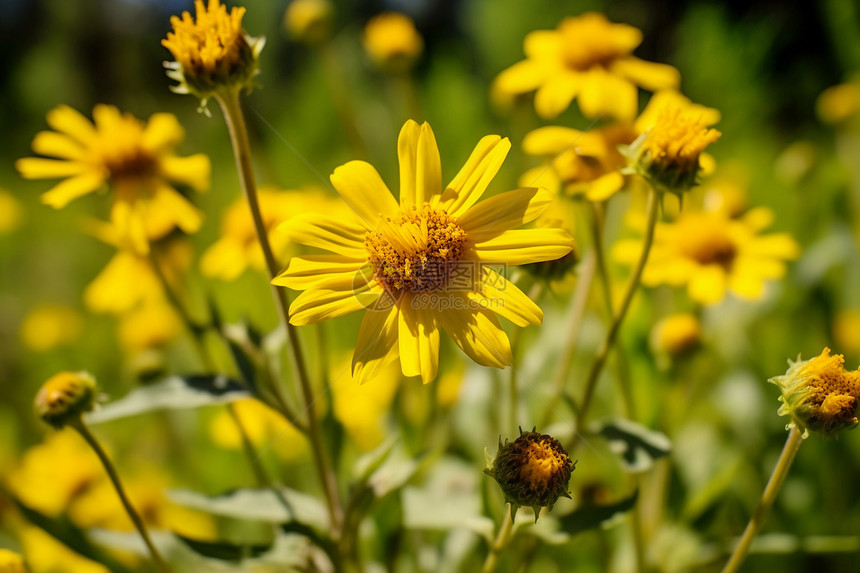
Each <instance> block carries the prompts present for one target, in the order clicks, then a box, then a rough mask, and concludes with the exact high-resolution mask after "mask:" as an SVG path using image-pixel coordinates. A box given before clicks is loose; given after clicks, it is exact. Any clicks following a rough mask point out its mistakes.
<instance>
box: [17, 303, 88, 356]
mask: <svg viewBox="0 0 860 573" xmlns="http://www.w3.org/2000/svg"><path fill="white" fill-rule="evenodd" d="M82 328H83V318H82V317H81V314H80V313H79V312H78V311H76V310H75V309H73V308H72V307H70V306H63V305H59V304H47V305H44V306H39V307H37V308H34V309H33V310H32V311H30V312H29V313H28V314H27V316H25V317H24V320H23V321H22V322H21V328H20V330H19V336H20V337H21V341H22V342H23V343H24V345H25V346H27V348H29V349H31V350H35V351H37V352H42V351H45V350H51V349H52V348H56V347H58V346H63V345H66V344H70V343H72V342H74V341H76V340H77V339H78V337H79V336H80V334H81V329H82Z"/></svg>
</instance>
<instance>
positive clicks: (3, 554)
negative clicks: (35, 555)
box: [0, 549, 27, 573]
mask: <svg viewBox="0 0 860 573" xmlns="http://www.w3.org/2000/svg"><path fill="white" fill-rule="evenodd" d="M0 573H27V568H26V567H25V566H24V560H23V559H22V558H21V556H20V555H18V554H17V553H15V552H14V551H10V550H8V549H0Z"/></svg>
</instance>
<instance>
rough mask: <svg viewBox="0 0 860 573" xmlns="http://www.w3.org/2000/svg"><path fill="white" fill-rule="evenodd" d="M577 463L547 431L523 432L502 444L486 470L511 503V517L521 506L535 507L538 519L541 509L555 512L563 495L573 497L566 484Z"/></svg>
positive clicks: (500, 442)
mask: <svg viewBox="0 0 860 573" xmlns="http://www.w3.org/2000/svg"><path fill="white" fill-rule="evenodd" d="M575 468H576V462H571V461H570V456H568V455H567V452H566V451H564V448H563V447H562V445H561V443H559V441H558V440H556V439H555V438H553V437H552V436H550V435H548V434H541V433H539V432H536V431H534V429H533V430H532V431H531V432H523V430H522V428H520V437H518V438H517V439H516V440H514V441H513V442H508V440H507V439H506V440H505V443H504V444H502V439H501V437H500V438H499V451H498V453H497V454H496V457H495V459H493V460H492V461H490V463H489V464H488V467H487V468H486V469H484V473H485V474H487V475H488V476H490V477H491V478H493V479H494V480H496V481H497V482H498V483H499V486H501V488H502V492H503V493H504V494H505V501H506V502H508V503H510V504H511V517H512V518H513V517H515V516H516V513H517V510H518V509H519V508H520V507H521V506H528V507H531V508H532V509H534V512H535V522H537V519H538V515H539V514H540V508H542V507H546V508H548V510H549V511H552V507H553V505H555V502H556V501H558V498H560V497H566V498H570V492H569V491H567V484H568V482H569V481H570V476H571V474H572V473H573V470H574V469H575Z"/></svg>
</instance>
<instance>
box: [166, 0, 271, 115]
mask: <svg viewBox="0 0 860 573" xmlns="http://www.w3.org/2000/svg"><path fill="white" fill-rule="evenodd" d="M194 7H195V9H196V11H197V21H196V22H195V20H194V18H192V17H191V14H190V13H188V12H183V13H182V18H179V17H178V16H171V17H170V24H171V26H173V32H168V33H167V38H166V39H164V40H162V41H161V45H162V46H164V47H165V48H167V49H168V50H170V53H171V54H173V58H174V59H175V61H174V62H165V63H164V67H165V68H167V70H168V71H167V76H168V77H169V78H171V79H174V80H176V81H178V82H179V85H177V86H173V87H171V89H172V90H173V91H174V92H176V93H181V94H186V93H190V94H193V95H195V96H196V97H198V98H200V99H201V103H202V104H203V105H205V104H206V99H207V98H209V97H210V96H212V95H214V94H215V92H217V91H219V90H234V89H241V88H250V87H251V85H252V84H251V82H252V79H253V78H254V76H255V75H257V73H258V71H259V70H258V67H257V63H258V60H259V57H260V51H261V50H262V49H263V44H265V39H264V38H252V37H250V36H248V35H247V34H246V33H245V30H243V29H242V17H243V16H244V15H245V9H244V8H239V7H235V6H234V7H233V9H232V10H231V11H230V13H229V14H228V13H227V7H226V6H223V5H222V4H221V3H220V2H219V0H209V4H208V7H207V6H206V5H205V4H204V3H203V0H195V1H194Z"/></svg>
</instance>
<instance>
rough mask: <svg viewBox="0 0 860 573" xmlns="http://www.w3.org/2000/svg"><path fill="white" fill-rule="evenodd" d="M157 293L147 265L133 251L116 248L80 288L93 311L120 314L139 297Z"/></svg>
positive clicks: (157, 289) (159, 291)
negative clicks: (103, 264)
mask: <svg viewBox="0 0 860 573" xmlns="http://www.w3.org/2000/svg"><path fill="white" fill-rule="evenodd" d="M159 293H161V290H160V287H159V286H158V284H157V282H156V281H155V277H154V276H153V274H152V271H151V269H150V268H149V266H148V265H147V264H146V262H144V260H143V259H141V258H139V257H136V256H135V255H134V254H133V253H129V252H125V251H119V252H118V253H117V254H116V255H114V257H113V258H112V259H111V260H110V262H108V264H107V266H105V268H104V269H103V270H102V271H101V272H100V273H99V275H98V276H97V277H96V278H95V279H94V280H93V282H91V283H90V284H89V285H88V286H87V288H86V289H85V290H84V303H85V304H86V305H87V307H88V308H89V309H90V310H92V311H93V312H108V313H113V314H120V313H123V312H125V311H127V310H129V309H131V308H132V307H133V306H134V305H135V304H137V303H138V302H139V301H140V300H141V298H143V297H145V296H153V295H158V294H159Z"/></svg>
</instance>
